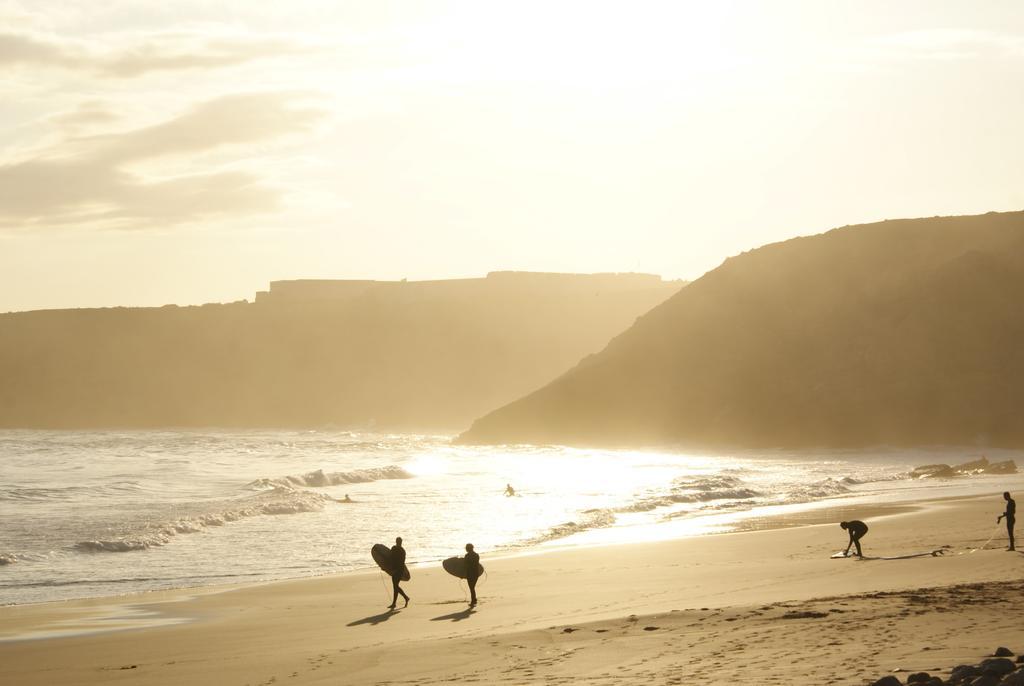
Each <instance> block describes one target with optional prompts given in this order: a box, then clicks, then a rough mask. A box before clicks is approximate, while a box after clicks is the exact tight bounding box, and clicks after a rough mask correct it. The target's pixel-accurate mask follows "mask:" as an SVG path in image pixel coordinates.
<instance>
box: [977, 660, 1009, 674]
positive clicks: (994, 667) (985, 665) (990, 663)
mask: <svg viewBox="0 0 1024 686" xmlns="http://www.w3.org/2000/svg"><path fill="white" fill-rule="evenodd" d="M1015 669H1016V667H1014V666H1013V662H1012V661H1010V660H1007V659H1006V658H1005V657H990V658H989V659H987V660H982V661H981V671H982V674H994V675H996V676H999V677H1002V676H1005V675H1007V674H1009V673H1010V672H1012V671H1013V670H1015Z"/></svg>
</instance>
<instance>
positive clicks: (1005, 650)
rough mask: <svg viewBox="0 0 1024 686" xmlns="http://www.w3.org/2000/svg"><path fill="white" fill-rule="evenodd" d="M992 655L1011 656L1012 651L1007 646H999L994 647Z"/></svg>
mask: <svg viewBox="0 0 1024 686" xmlns="http://www.w3.org/2000/svg"><path fill="white" fill-rule="evenodd" d="M992 657H1013V651H1012V650H1010V649H1009V648H1004V647H1003V646H999V647H998V648H996V652H994V653H992Z"/></svg>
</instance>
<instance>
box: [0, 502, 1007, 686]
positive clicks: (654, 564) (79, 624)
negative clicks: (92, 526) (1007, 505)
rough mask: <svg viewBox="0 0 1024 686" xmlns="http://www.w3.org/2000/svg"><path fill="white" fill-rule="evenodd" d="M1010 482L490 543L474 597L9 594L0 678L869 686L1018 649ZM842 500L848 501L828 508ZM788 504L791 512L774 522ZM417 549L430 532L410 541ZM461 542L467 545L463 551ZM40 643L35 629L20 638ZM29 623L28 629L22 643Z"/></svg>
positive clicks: (375, 589) (263, 592)
mask: <svg viewBox="0 0 1024 686" xmlns="http://www.w3.org/2000/svg"><path fill="white" fill-rule="evenodd" d="M1001 504H1002V501H1001V499H1000V498H999V494H998V493H993V494H992V495H989V496H985V497H975V498H962V499H946V500H933V501H926V502H921V503H917V504H916V505H917V507H916V509H914V510H912V511H909V512H905V511H903V512H900V513H898V514H884V512H885V511H884V510H877V511H875V512H874V514H875V515H876V516H874V517H872V516H869V515H870V514H872V513H871V512H870V511H868V510H862V511H861V512H860V514H861V515H862V518H863V519H865V520H866V521H868V523H869V524H870V525H871V531H870V533H869V534H868V536H867V537H866V538H865V539H864V546H865V554H866V555H867V556H874V557H895V556H902V555H906V554H908V553H919V552H927V551H932V550H939V549H942V550H943V551H944V554H942V555H940V556H936V557H932V556H924V557H917V558H912V559H900V560H886V559H867V560H857V559H853V558H848V559H830V555H831V554H832V553H834V552H835V551H837V550H842V549H843V548H844V547H845V543H846V537H845V533H844V532H843V531H842V530H841V529H840V528H839V527H838V526H837V525H836V524H835V523H834V522H829V523H821V524H815V525H809V526H800V527H790V528H779V529H770V530H761V531H751V532H743V533H734V534H722V535H713V536H704V537H697V538H690V539H682V540H676V541H667V542H657V543H645V544H636V545H619V546H607V547H595V548H582V549H571V550H558V551H553V552H547V553H541V554H530V555H520V556H513V557H504V558H488V555H487V550H486V549H485V548H484V547H483V546H482V545H481V546H478V547H479V549H480V550H481V552H482V561H483V562H484V564H485V566H486V568H487V576H486V577H485V578H484V579H483V580H482V581H481V582H480V585H479V587H478V592H479V595H480V598H481V602H480V605H479V606H478V607H477V608H476V609H475V611H471V610H469V609H468V608H467V603H466V591H465V586H464V585H462V586H460V584H459V582H458V581H457V580H456V579H455V578H454V577H451V576H449V575H448V574H446V573H445V572H444V571H443V570H441V569H440V568H439V567H427V568H418V567H414V568H413V570H412V574H413V578H412V581H411V582H409V583H408V584H406V585H405V587H406V589H407V592H408V593H409V594H410V596H411V597H412V602H411V603H410V605H409V606H408V607H407V608H404V609H400V610H398V611H395V612H389V611H388V610H387V609H386V605H387V604H388V603H389V602H390V592H389V588H387V587H386V586H385V585H384V583H383V580H382V578H381V576H380V575H379V574H378V573H376V572H374V573H350V574H342V575H337V576H332V577H321V578H315V579H304V580H298V581H289V582H278V583H273V584H263V585H253V586H244V587H235V588H230V589H224V588H216V589H203V590H200V591H196V592H190V591H174V592H158V593H150V594H143V595H138V596H133V597H123V598H114V599H96V600H85V601H83V600H79V601H68V602H63V603H47V604H41V605H25V606H11V607H4V608H0V639H2V640H3V642H2V643H0V682H2V683H5V684H18V685H26V686H30V685H32V684H83V685H89V684H108V683H109V684H117V683H125V684H184V683H188V684H210V685H211V686H212V685H214V684H218V685H219V684H238V685H239V686H242V685H251V686H256V685H257V684H370V683H403V684H404V683H409V684H413V683H415V684H439V683H450V682H456V681H459V682H478V683H524V684H525V683H595V684H605V683H607V684H612V683H670V684H673V683H678V684H685V683H780V684H782V683H795V684H817V683H836V684H864V683H872V682H873V681H874V680H875V679H877V678H878V677H880V676H883V675H885V674H888V673H893V672H894V670H900V671H897V672H895V674H896V675H897V676H900V675H901V674H902V675H903V676H905V674H903V673H910V672H917V671H928V672H930V673H932V674H939V675H948V672H949V670H950V669H951V668H952V667H953V666H955V665H958V664H962V663H971V664H973V663H976V662H978V661H979V660H980V659H981V658H982V657H984V656H986V655H989V654H991V653H992V651H994V650H995V648H996V647H997V646H1008V647H1009V648H1010V649H1011V650H1014V651H1024V624H1022V623H1021V622H1020V617H1021V611H1022V610H1024V594H1022V591H1024V574H1022V571H1024V555H1021V554H1020V553H1019V552H1016V553H1011V552H1007V551H1006V550H1005V546H1006V541H1005V534H1004V532H1005V530H1004V529H1000V532H999V535H997V536H996V538H995V539H993V540H992V541H991V543H989V544H988V546H987V547H986V549H983V550H978V548H979V547H980V546H982V544H984V543H985V542H986V540H987V539H988V538H989V536H990V534H992V533H993V527H994V524H995V517H996V515H998V514H999V513H1000V512H1001V511H1002V510H1001ZM829 514H834V513H829ZM788 523H790V522H785V521H780V522H779V524H780V525H785V524H788ZM406 546H407V547H411V546H415V541H408V540H407V541H406ZM455 552H457V551H453V554H455ZM26 638H28V639H30V640H24V639H26ZM12 639H23V640H12Z"/></svg>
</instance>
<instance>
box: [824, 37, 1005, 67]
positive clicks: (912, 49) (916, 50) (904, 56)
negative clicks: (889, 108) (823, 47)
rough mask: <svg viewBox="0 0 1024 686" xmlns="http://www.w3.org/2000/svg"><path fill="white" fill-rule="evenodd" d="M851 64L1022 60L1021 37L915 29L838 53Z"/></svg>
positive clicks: (865, 41)
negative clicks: (986, 59) (989, 59)
mask: <svg viewBox="0 0 1024 686" xmlns="http://www.w3.org/2000/svg"><path fill="white" fill-rule="evenodd" d="M841 53H842V58H843V59H844V60H846V61H848V62H851V63H860V64H865V63H878V62H892V61H911V60H913V61H955V60H973V59H985V58H995V59H1007V58H1017V59H1021V58H1024V35H1016V34H1006V33H996V32H993V31H977V30H966V29H919V30H916V31H903V32H900V33H891V34H885V35H880V36H871V37H869V38H866V39H864V40H862V41H860V42H858V43H856V44H854V45H852V46H848V47H847V48H846V49H844V50H842V51H841Z"/></svg>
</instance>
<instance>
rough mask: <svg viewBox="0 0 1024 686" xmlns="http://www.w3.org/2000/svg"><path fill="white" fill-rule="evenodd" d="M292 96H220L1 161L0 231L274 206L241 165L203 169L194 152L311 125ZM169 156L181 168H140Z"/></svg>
mask: <svg viewBox="0 0 1024 686" xmlns="http://www.w3.org/2000/svg"><path fill="white" fill-rule="evenodd" d="M300 102H301V97H300V96H299V95H296V94H294V93H249V94H239V95H231V96H225V97H221V98H217V99H215V100H211V101H208V102H205V103H202V104H200V105H199V106H197V107H195V108H193V109H192V110H191V111H189V112H186V113H185V114H182V115H180V116H177V117H174V118H172V119H169V120H166V121H164V122H162V123H159V124H154V125H151V126H146V127H141V128H136V129H131V130H127V131H123V132H121V133H119V134H106V135H102V136H89V137H76V138H70V139H67V140H64V141H62V142H61V143H59V144H56V145H54V146H51V147H49V148H46V149H43V150H40V151H37V152H36V153H35V154H33V155H32V156H30V157H28V158H24V159H20V160H15V161H11V162H8V163H7V164H0V229H8V230H10V229H25V228H30V227H41V228H46V227H49V228H53V227H61V226H72V225H73V226H79V227H92V228H108V229H109V228H115V229H116V228H122V229H139V228H153V227H171V226H176V225H181V224H185V223H189V222H193V221H196V220H199V219H204V218H210V217H216V216H224V215H230V216H237V215H243V214H249V213H253V212H266V211H269V210H273V209H275V208H276V207H277V206H278V204H279V201H280V195H281V192H280V190H279V189H276V188H274V187H273V186H271V185H269V184H267V183H266V182H265V181H264V180H263V179H262V178H261V177H260V176H259V175H257V174H256V173H254V172H252V171H249V170H247V169H244V168H242V169H238V168H233V167H225V166H214V167H212V168H211V167H210V166H205V165H204V164H203V162H202V159H203V155H204V154H206V153H210V152H212V151H217V150H220V149H222V148H230V147H234V148H238V149H241V150H243V151H244V147H245V146H250V145H255V144H259V143H263V142H265V141H269V140H272V139H275V138H279V137H281V136H284V135H287V134H294V133H304V132H309V131H310V130H311V129H312V127H313V126H314V125H315V124H316V122H317V121H318V120H319V119H320V118H321V113H320V112H319V111H318V110H316V109H312V108H309V107H304V106H302V105H301V104H299V103H300ZM88 111H89V110H88V109H87V110H86V112H88ZM102 112H103V110H102V109H98V110H97V114H100V113H102ZM175 156H177V157H183V156H184V157H187V159H189V160H191V162H192V163H191V164H190V165H189V167H188V171H186V172H184V173H179V174H176V175H174V176H169V177H168V176H154V175H152V174H146V173H145V172H144V171H141V170H140V169H139V167H140V166H145V165H147V164H151V163H152V162H153V161H156V160H160V159H164V158H170V157H175Z"/></svg>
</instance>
